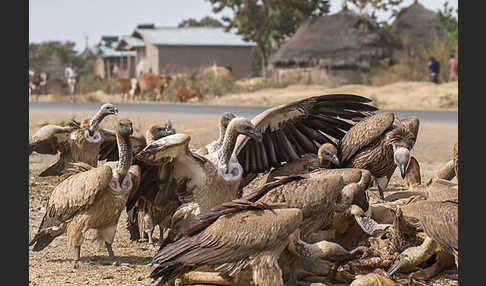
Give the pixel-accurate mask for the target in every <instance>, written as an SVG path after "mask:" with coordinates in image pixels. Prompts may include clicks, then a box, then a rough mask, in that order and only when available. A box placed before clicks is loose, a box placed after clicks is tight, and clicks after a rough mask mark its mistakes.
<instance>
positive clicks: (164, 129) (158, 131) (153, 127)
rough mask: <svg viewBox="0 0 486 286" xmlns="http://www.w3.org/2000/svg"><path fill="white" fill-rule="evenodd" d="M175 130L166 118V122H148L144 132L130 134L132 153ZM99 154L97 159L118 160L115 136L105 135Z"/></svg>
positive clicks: (173, 132)
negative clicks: (142, 133)
mask: <svg viewBox="0 0 486 286" xmlns="http://www.w3.org/2000/svg"><path fill="white" fill-rule="evenodd" d="M175 133H176V130H175V129H174V128H173V127H172V121H171V120H167V123H166V124H160V123H152V124H150V125H149V126H148V127H147V128H146V130H145V134H144V135H141V134H138V135H135V134H132V135H131V136H130V141H131V146H132V152H133V154H134V155H136V154H137V153H139V152H140V151H142V149H143V148H145V146H147V144H150V143H152V142H153V141H155V140H157V139H160V138H162V137H165V136H168V135H172V134H175ZM99 153H100V156H99V160H100V161H101V160H107V161H118V144H117V143H116V137H114V136H111V137H106V138H105V140H103V143H102V144H101V147H100V152H99Z"/></svg>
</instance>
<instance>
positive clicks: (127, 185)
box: [29, 120, 140, 260]
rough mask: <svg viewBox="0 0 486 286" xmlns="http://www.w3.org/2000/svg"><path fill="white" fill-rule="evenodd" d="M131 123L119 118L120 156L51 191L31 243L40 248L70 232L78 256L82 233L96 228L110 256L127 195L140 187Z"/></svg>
mask: <svg viewBox="0 0 486 286" xmlns="http://www.w3.org/2000/svg"><path fill="white" fill-rule="evenodd" d="M132 132H133V129H132V123H131V122H130V121H128V120H120V121H119V122H118V124H117V126H116V136H117V141H118V144H119V150H120V160H119V161H118V162H109V163H106V164H105V165H103V166H99V167H96V168H92V169H90V170H88V171H86V172H81V173H77V174H75V175H73V176H71V177H69V178H67V179H66V180H64V181H62V182H61V183H60V184H59V185H58V186H57V187H56V188H55V189H54V190H53V192H52V193H51V196H50V198H49V201H48V203H47V207H46V213H45V215H44V217H43V219H42V222H41V225H40V226H39V230H38V232H37V234H36V235H35V236H34V238H33V239H32V240H31V242H30V243H29V245H34V248H33V251H40V250H42V249H44V248H45V247H46V246H47V245H49V243H50V242H52V240H54V238H56V237H57V236H59V235H62V234H64V233H66V234H67V241H68V244H69V245H70V246H72V247H74V248H75V249H76V252H75V259H76V260H79V256H80V249H81V244H82V243H83V234H84V233H85V232H86V231H87V230H88V229H91V228H93V229H96V230H97V239H98V240H100V241H104V242H105V246H106V248H107V250H108V253H109V255H110V256H111V257H113V256H114V254H113V251H112V249H111V243H112V242H113V239H114V237H115V232H116V226H117V223H118V219H119V217H120V214H121V211H122V210H123V208H124V207H125V203H126V201H127V199H128V198H129V197H130V196H131V195H132V194H133V192H134V191H135V190H136V189H137V188H138V185H139V182H140V168H139V167H138V166H136V165H131V163H132V154H131V148H130V141H129V140H128V138H129V136H130V135H131V134H132Z"/></svg>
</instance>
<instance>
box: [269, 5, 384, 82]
mask: <svg viewBox="0 0 486 286" xmlns="http://www.w3.org/2000/svg"><path fill="white" fill-rule="evenodd" d="M391 53H392V49H391V45H390V42H389V40H388V39H387V37H386V36H385V34H384V33H383V31H382V30H381V29H380V28H379V26H378V25H377V23H376V22H375V21H374V20H373V19H372V18H370V17H368V16H366V15H359V14H357V13H355V12H353V11H350V10H342V11H340V12H338V13H336V14H333V15H327V16H322V17H316V18H313V19H310V20H308V21H306V22H305V23H304V24H303V25H302V26H301V27H300V28H299V29H298V30H297V31H296V33H295V34H294V36H293V37H292V38H290V39H289V40H288V41H287V42H286V43H285V44H284V45H283V46H282V47H281V48H280V49H279V50H278V51H277V52H276V53H275V54H273V55H272V56H271V58H270V64H271V66H270V68H271V69H276V70H281V69H289V68H313V69H325V70H327V71H328V72H329V71H330V70H332V71H335V73H339V71H347V73H343V72H341V77H343V81H344V82H356V72H358V71H359V70H360V69H363V68H365V69H366V68H369V67H371V66H374V65H377V64H378V63H379V61H380V60H381V59H383V58H386V57H390V56H391ZM350 71H353V72H352V73H349V72H350ZM323 81H325V79H324V78H323V76H320V77H319V79H317V82H321V83H324V82H323Z"/></svg>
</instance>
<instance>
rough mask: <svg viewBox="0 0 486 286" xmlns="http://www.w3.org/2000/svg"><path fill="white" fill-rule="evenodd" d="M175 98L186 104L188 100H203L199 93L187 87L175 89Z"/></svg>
mask: <svg viewBox="0 0 486 286" xmlns="http://www.w3.org/2000/svg"><path fill="white" fill-rule="evenodd" d="M176 98H177V100H179V101H180V102H186V101H189V100H198V101H201V100H202V99H203V97H202V95H201V93H200V92H199V91H197V90H195V89H193V88H191V87H189V86H179V87H178V88H177V89H176Z"/></svg>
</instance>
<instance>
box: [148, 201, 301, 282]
mask: <svg viewBox="0 0 486 286" xmlns="http://www.w3.org/2000/svg"><path fill="white" fill-rule="evenodd" d="M194 222H195V223H193V224H192V225H191V226H190V227H188V228H187V230H186V235H185V236H184V237H183V238H182V239H180V240H178V241H177V242H175V243H172V244H169V245H167V246H166V247H164V248H162V249H160V250H159V251H158V252H157V254H156V255H155V256H154V258H153V260H152V263H153V264H156V265H157V266H156V268H155V269H154V270H153V271H152V273H151V274H150V277H151V278H153V279H159V278H161V281H160V282H159V284H163V283H165V282H167V281H169V280H170V279H173V278H176V277H177V276H178V275H180V274H182V273H184V272H188V271H191V270H194V269H195V268H197V267H199V266H203V265H206V266H210V267H212V268H214V269H215V270H216V271H218V272H219V273H220V275H221V276H222V277H226V278H227V279H229V280H231V279H234V278H237V277H238V275H239V273H240V272H241V270H243V269H245V268H250V269H251V270H252V271H253V279H254V283H255V284H256V285H262V286H269V285H282V284H283V280H282V271H281V269H280V267H279V265H278V257H279V256H280V254H281V253H282V251H283V250H284V249H285V248H286V247H287V246H288V245H289V244H290V243H291V242H293V241H294V240H296V239H297V237H298V227H299V225H300V224H301V222H302V212H301V211H300V210H299V209H292V208H284V209H273V210H272V209H270V208H268V207H266V206H265V205H263V204H254V203H249V202H245V201H235V202H228V203H225V204H223V205H221V206H219V207H217V208H215V209H213V210H211V211H210V212H208V213H205V214H201V215H199V216H198V217H197V218H196V219H195V220H194Z"/></svg>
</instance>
